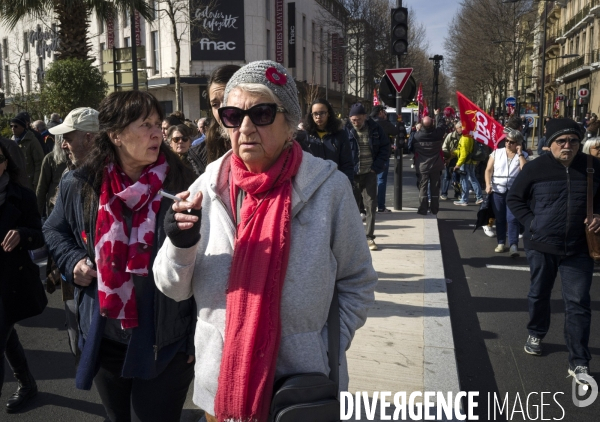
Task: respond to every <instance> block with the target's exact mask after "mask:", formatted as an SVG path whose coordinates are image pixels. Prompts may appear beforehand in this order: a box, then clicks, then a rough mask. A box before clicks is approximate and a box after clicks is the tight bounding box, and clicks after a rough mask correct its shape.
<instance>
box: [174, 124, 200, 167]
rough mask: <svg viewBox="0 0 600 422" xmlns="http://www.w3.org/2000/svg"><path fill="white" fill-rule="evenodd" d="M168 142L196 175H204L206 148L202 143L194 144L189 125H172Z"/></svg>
mask: <svg viewBox="0 0 600 422" xmlns="http://www.w3.org/2000/svg"><path fill="white" fill-rule="evenodd" d="M167 144H169V146H170V147H171V149H172V150H173V151H175V154H177V155H178V156H179V158H181V160H182V161H183V162H184V163H185V164H186V165H187V166H188V167H189V168H191V169H192V170H194V173H195V174H196V176H200V175H202V173H204V170H206V149H205V148H204V146H203V145H202V144H204V142H203V143H202V144H200V145H196V146H192V137H191V136H190V132H189V128H188V127H187V125H177V126H171V127H170V128H169V130H168V131H167Z"/></svg>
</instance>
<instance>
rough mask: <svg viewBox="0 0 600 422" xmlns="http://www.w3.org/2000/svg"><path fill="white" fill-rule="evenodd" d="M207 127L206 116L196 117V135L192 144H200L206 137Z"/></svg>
mask: <svg viewBox="0 0 600 422" xmlns="http://www.w3.org/2000/svg"><path fill="white" fill-rule="evenodd" d="M207 127H208V122H207V121H206V117H202V118H200V119H198V137H197V138H196V139H194V140H193V142H192V146H193V147H195V146H196V145H200V144H201V143H202V142H204V140H205V139H206V128H207Z"/></svg>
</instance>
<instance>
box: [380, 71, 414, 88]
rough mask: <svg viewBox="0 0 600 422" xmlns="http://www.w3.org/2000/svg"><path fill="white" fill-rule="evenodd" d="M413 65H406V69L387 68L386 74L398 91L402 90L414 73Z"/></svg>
mask: <svg viewBox="0 0 600 422" xmlns="http://www.w3.org/2000/svg"><path fill="white" fill-rule="evenodd" d="M412 71H413V68H412V67H406V68H404V69H386V70H385V74H386V75H387V77H388V78H389V80H390V82H391V83H392V85H394V88H396V91H397V92H401V91H402V88H404V85H406V82H407V81H408V78H409V77H410V74H411V73H412Z"/></svg>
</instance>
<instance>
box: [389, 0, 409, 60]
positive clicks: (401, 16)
mask: <svg viewBox="0 0 600 422" xmlns="http://www.w3.org/2000/svg"><path fill="white" fill-rule="evenodd" d="M391 30H392V40H391V50H392V55H394V56H400V55H402V54H406V53H407V52H408V9H407V8H406V7H396V8H394V9H392V25H391Z"/></svg>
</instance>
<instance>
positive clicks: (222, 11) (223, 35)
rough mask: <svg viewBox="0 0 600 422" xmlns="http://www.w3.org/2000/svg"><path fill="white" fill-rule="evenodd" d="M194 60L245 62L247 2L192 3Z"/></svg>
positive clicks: (240, 0)
mask: <svg viewBox="0 0 600 422" xmlns="http://www.w3.org/2000/svg"><path fill="white" fill-rule="evenodd" d="M190 17H191V21H192V25H191V44H192V47H191V55H192V60H226V61H229V60H245V38H244V0H220V1H216V2H210V1H209V2H207V1H202V2H197V1H194V0H191V1H190Z"/></svg>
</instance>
